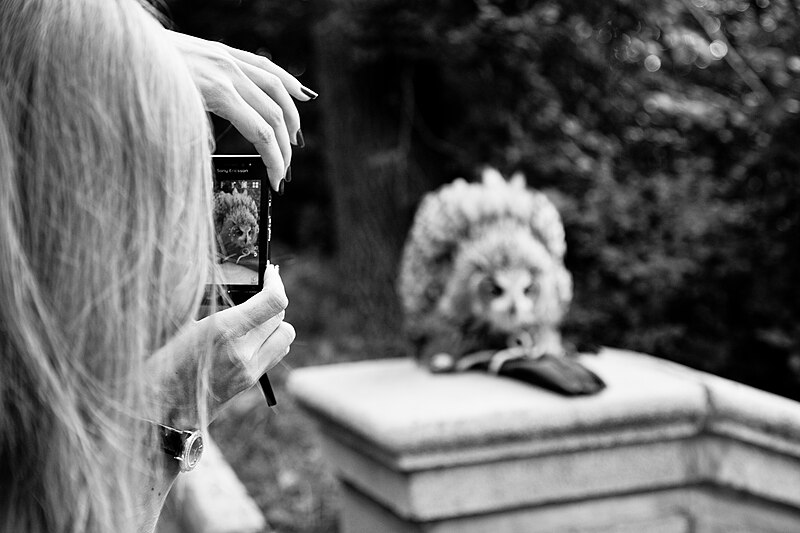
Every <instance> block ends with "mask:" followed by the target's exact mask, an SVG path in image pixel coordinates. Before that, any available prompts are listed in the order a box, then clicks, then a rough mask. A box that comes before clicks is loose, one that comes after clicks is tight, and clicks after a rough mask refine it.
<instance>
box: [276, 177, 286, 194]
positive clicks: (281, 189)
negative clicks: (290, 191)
mask: <svg viewBox="0 0 800 533" xmlns="http://www.w3.org/2000/svg"><path fill="white" fill-rule="evenodd" d="M285 186H286V180H281V183H280V184H279V185H278V196H283V188H284V187H285Z"/></svg>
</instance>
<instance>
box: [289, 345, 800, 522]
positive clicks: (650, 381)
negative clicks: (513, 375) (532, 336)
mask: <svg viewBox="0 0 800 533" xmlns="http://www.w3.org/2000/svg"><path fill="white" fill-rule="evenodd" d="M582 362H583V363H584V364H585V365H586V366H587V367H589V368H591V369H592V370H594V371H595V372H596V373H597V374H598V375H599V376H601V377H602V378H603V379H604V380H605V381H606V383H607V384H608V387H607V389H606V390H605V391H603V392H602V393H601V394H599V395H596V396H591V397H579V398H566V397H562V396H559V395H557V394H554V393H551V392H548V391H545V390H542V389H539V388H536V387H534V386H531V385H528V384H524V383H520V382H516V381H513V380H509V379H507V378H500V377H496V376H489V375H485V374H481V373H465V374H458V375H454V374H448V375H432V374H430V373H428V372H427V371H425V370H423V369H420V368H418V367H417V366H416V364H415V363H414V362H413V361H410V360H405V359H391V360H376V361H366V362H357V363H346V364H337V365H328V366H319V367H312V368H305V369H300V370H296V371H295V372H293V373H292V376H291V379H290V383H289V387H290V391H291V392H292V394H293V395H294V396H295V397H296V398H297V399H298V401H299V402H300V403H301V405H302V406H303V407H304V409H305V410H306V411H307V412H308V413H310V415H311V416H312V417H313V418H314V419H315V420H316V422H317V424H318V426H319V430H320V438H321V439H322V441H323V445H324V450H325V453H326V457H327V460H328V461H329V463H330V465H331V466H332V467H333V468H334V469H335V471H336V473H337V476H338V478H339V479H340V481H341V486H342V490H343V502H344V503H343V511H342V533H356V532H377V531H380V532H382V533H401V532H402V533H410V532H423V531H424V532H437V533H446V532H448V533H449V532H454V533H455V532H458V533H472V532H475V533H478V532H480V533H485V532H493V533H503V532H548V533H551V532H561V531H563V532H567V531H570V532H629V531H630V532H644V531H647V532H705V531H719V532H722V531H724V532H732V531H741V532H745V531H787V532H788V531H800V404H797V403H795V402H792V401H789V400H786V399H784V398H779V397H776V396H774V395H771V394H767V393H764V392H761V391H757V390H754V389H751V388H749V387H746V386H743V385H739V384H736V383H733V382H730V381H727V380H724V379H721V378H716V377H714V376H709V375H707V374H703V373H701V372H697V371H693V370H690V369H688V368H685V367H682V366H680V365H676V364H674V363H670V362H666V361H662V360H659V359H655V358H652V357H649V356H646V355H642V354H636V353H631V352H624V351H620V350H611V349H606V350H603V351H602V352H601V353H600V354H599V355H592V356H585V357H583V358H582Z"/></svg>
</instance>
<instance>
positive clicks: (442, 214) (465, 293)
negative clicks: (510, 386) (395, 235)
mask: <svg viewBox="0 0 800 533" xmlns="http://www.w3.org/2000/svg"><path fill="white" fill-rule="evenodd" d="M565 252H566V242H565V237H564V227H563V224H562V222H561V217H560V216H559V214H558V210H557V209H556V207H555V206H554V205H553V203H552V202H551V201H550V200H549V199H548V198H547V197H546V196H545V195H544V194H543V193H541V192H538V191H534V190H531V189H529V188H527V187H526V184H525V179H524V177H523V176H522V175H520V174H517V175H515V176H513V177H512V178H511V179H510V180H509V181H506V180H505V179H504V178H503V177H502V175H501V174H500V173H499V172H498V171H496V170H494V169H491V168H487V169H485V170H484V171H483V175H482V181H481V182H479V183H468V182H467V181H465V180H463V179H457V180H455V181H454V182H452V183H450V184H448V185H445V186H443V187H441V188H440V189H438V190H436V191H434V192H432V193H429V194H428V195H426V196H425V197H424V198H423V200H422V202H421V204H420V207H419V209H418V210H417V213H416V216H415V218H414V222H413V224H412V228H411V230H410V232H409V236H408V239H407V241H406V245H405V248H404V250H403V255H402V259H401V265H400V273H399V277H398V287H397V288H398V294H399V296H400V300H401V305H402V308H403V311H404V316H405V327H406V331H407V334H408V336H409V338H410V339H411V340H412V341H413V343H414V344H415V346H416V348H417V356H418V357H419V358H421V359H423V360H425V359H427V358H429V357H430V356H432V355H433V354H435V353H439V352H442V351H444V352H447V353H449V354H451V355H453V356H454V357H461V356H463V355H465V354H467V353H470V352H474V351H478V350H485V349H493V350H500V349H503V348H507V347H508V346H509V345H510V344H511V343H513V342H516V341H515V340H518V339H520V338H525V339H532V343H533V345H534V346H533V347H532V349H533V350H535V351H537V352H539V353H544V352H546V353H550V354H551V355H560V354H561V353H563V347H562V345H561V337H560V333H559V326H560V323H561V320H562V317H563V316H564V313H565V312H566V310H567V308H568V306H569V303H570V301H571V298H572V277H571V275H570V273H569V271H567V269H566V268H565V266H564V254H565Z"/></svg>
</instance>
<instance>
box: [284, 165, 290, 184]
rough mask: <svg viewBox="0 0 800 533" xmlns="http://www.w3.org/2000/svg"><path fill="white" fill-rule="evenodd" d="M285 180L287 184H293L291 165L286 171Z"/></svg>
mask: <svg viewBox="0 0 800 533" xmlns="http://www.w3.org/2000/svg"><path fill="white" fill-rule="evenodd" d="M284 179H285V180H286V183H291V181H292V167H291V165H290V166H289V168H287V169H286V176H285V177H284Z"/></svg>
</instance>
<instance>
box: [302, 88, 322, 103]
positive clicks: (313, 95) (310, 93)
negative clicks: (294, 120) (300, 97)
mask: <svg viewBox="0 0 800 533" xmlns="http://www.w3.org/2000/svg"><path fill="white" fill-rule="evenodd" d="M300 92H301V93H303V94H304V95H306V96H308V97H309V98H311V99H312V100H315V99H316V98H317V96H319V95H318V94H317V93H315V92H314V91H312V90H311V89H309V88H308V87H305V86H303V87H300Z"/></svg>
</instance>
